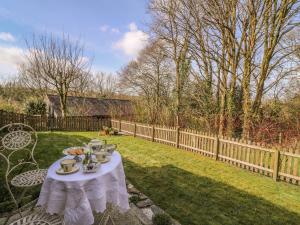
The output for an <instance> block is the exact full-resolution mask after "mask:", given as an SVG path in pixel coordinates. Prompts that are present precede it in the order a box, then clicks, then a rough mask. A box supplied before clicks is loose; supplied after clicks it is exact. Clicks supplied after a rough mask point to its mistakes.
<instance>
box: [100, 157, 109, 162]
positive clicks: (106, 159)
mask: <svg viewBox="0 0 300 225" xmlns="http://www.w3.org/2000/svg"><path fill="white" fill-rule="evenodd" d="M109 161H110V159H108V158H105V159H104V160H102V161H98V162H99V163H107V162H109Z"/></svg>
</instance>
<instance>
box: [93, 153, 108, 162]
mask: <svg viewBox="0 0 300 225" xmlns="http://www.w3.org/2000/svg"><path fill="white" fill-rule="evenodd" d="M94 154H95V156H96V159H97V161H98V162H103V161H105V159H106V152H102V151H101V152H94Z"/></svg>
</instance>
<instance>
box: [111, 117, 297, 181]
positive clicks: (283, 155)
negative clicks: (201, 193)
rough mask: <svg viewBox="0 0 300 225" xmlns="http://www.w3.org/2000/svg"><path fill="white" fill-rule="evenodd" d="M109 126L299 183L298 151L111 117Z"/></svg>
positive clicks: (275, 178) (276, 178)
mask: <svg viewBox="0 0 300 225" xmlns="http://www.w3.org/2000/svg"><path fill="white" fill-rule="evenodd" d="M111 125H112V127H113V128H115V129H118V130H119V131H122V132H125V133H128V134H130V135H133V136H136V137H142V138H145V139H148V140H151V141H155V142H160V143H164V144H169V145H172V146H175V147H177V148H182V149H185V150H188V151H192V152H196V153H200V154H202V155H205V156H208V157H211V158H214V159H215V160H219V161H222V162H226V163H229V164H231V165H234V166H237V167H240V168H244V169H247V170H250V171H253V172H256V173H260V174H263V175H265V176H269V177H272V178H273V179H274V180H276V181H277V180H283V181H286V182H290V183H293V184H298V185H300V151H299V150H295V149H280V150H279V149H269V148H266V147H264V146H261V145H259V144H258V143H251V142H247V141H244V140H240V139H234V138H226V137H219V136H216V135H212V134H207V133H203V132H198V131H195V130H189V129H179V128H178V127H177V128H176V127H164V126H157V125H155V126H152V125H146V124H140V123H134V122H128V121H121V120H111Z"/></svg>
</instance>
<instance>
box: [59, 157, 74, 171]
mask: <svg viewBox="0 0 300 225" xmlns="http://www.w3.org/2000/svg"><path fill="white" fill-rule="evenodd" d="M75 164H76V160H74V159H64V160H62V161H61V162H60V166H61V168H62V169H63V171H64V172H71V171H72V170H73V168H74V166H75Z"/></svg>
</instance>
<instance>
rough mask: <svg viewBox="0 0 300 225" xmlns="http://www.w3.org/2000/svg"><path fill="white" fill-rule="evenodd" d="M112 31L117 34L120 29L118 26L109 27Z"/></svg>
mask: <svg viewBox="0 0 300 225" xmlns="http://www.w3.org/2000/svg"><path fill="white" fill-rule="evenodd" d="M110 31H111V32H112V33H115V34H118V33H120V30H119V29H118V28H111V30H110Z"/></svg>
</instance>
